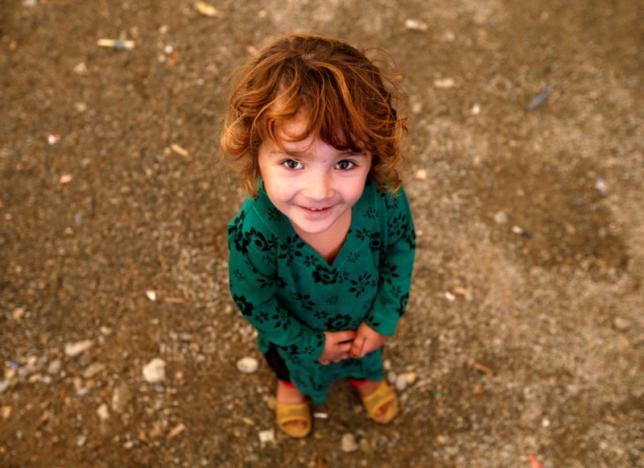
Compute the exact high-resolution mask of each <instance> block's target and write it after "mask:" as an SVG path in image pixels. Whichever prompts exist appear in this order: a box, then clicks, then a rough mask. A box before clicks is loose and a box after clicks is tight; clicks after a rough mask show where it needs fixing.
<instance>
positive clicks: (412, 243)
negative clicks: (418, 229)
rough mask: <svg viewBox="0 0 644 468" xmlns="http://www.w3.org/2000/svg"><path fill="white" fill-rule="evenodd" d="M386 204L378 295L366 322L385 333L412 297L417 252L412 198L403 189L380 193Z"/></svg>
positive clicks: (390, 329) (395, 323)
mask: <svg viewBox="0 0 644 468" xmlns="http://www.w3.org/2000/svg"><path fill="white" fill-rule="evenodd" d="M381 197H382V202H383V204H384V215H383V216H384V223H382V231H383V234H384V236H383V239H384V243H383V250H382V253H381V258H380V272H379V280H378V295H377V296H376V300H375V302H374V305H373V307H372V309H371V311H370V312H369V314H368V315H367V318H366V320H365V322H366V323H367V325H369V326H370V327H371V328H373V329H374V330H376V331H377V332H378V333H381V334H383V335H385V336H391V335H393V334H394V332H395V331H396V325H397V324H398V320H399V319H400V317H402V315H403V314H404V313H405V308H406V307H407V301H408V300H409V289H410V287H411V276H412V270H413V267H414V256H415V253H416V234H415V232H414V222H413V218H412V214H411V209H410V208H409V202H408V200H407V196H406V195H405V192H404V191H403V189H400V190H399V191H398V192H397V193H396V194H395V195H393V196H392V195H391V194H389V193H387V194H384V195H381Z"/></svg>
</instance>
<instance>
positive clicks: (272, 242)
mask: <svg viewBox="0 0 644 468" xmlns="http://www.w3.org/2000/svg"><path fill="white" fill-rule="evenodd" d="M246 215H247V213H246V212H245V211H241V212H240V213H239V214H238V215H237V216H236V217H235V219H233V221H231V223H230V224H229V225H228V247H229V251H230V256H229V263H228V268H229V284H230V291H231V294H232V297H233V301H234V302H235V304H236V305H237V307H238V308H239V310H240V312H241V313H242V315H243V316H244V318H246V320H248V321H249V322H250V323H251V324H252V325H253V326H254V327H255V328H256V329H257V330H258V332H259V333H260V334H261V335H262V336H263V337H264V338H266V339H267V340H268V341H270V342H272V343H274V344H275V345H277V346H281V347H284V348H286V349H287V350H288V352H289V353H290V354H292V355H294V356H296V357H298V358H299V359H300V360H310V361H315V360H317V359H318V358H319V357H320V355H321V354H322V351H323V350H324V333H323V332H320V331H316V330H313V329H311V328H310V327H308V326H306V325H304V324H303V323H302V322H300V321H299V320H297V319H296V318H295V317H293V316H292V315H291V314H290V313H289V312H288V310H287V309H286V308H285V307H284V306H283V304H281V303H280V301H279V300H278V299H277V296H276V291H277V290H278V288H284V287H285V286H286V283H285V281H284V279H282V278H281V277H280V276H279V274H278V271H277V263H276V261H277V252H276V250H277V237H276V236H275V235H274V234H272V233H270V232H268V231H266V230H264V231H262V230H260V229H261V226H258V225H253V223H252V222H249V220H248V219H247V216H246Z"/></svg>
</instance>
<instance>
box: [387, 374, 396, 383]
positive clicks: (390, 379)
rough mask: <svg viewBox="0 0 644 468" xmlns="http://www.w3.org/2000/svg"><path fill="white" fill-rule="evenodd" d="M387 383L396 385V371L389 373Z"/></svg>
mask: <svg viewBox="0 0 644 468" xmlns="http://www.w3.org/2000/svg"><path fill="white" fill-rule="evenodd" d="M387 381H388V382H389V383H390V384H395V383H396V373H395V372H394V371H389V372H387Z"/></svg>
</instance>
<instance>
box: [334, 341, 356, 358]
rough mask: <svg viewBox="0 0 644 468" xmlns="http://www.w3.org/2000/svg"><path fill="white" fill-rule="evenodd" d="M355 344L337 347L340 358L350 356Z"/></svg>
mask: <svg viewBox="0 0 644 468" xmlns="http://www.w3.org/2000/svg"><path fill="white" fill-rule="evenodd" d="M354 343H355V342H351V343H341V344H339V345H338V347H337V352H338V354H339V355H340V356H348V355H349V354H350V353H351V350H352V349H353V345H354Z"/></svg>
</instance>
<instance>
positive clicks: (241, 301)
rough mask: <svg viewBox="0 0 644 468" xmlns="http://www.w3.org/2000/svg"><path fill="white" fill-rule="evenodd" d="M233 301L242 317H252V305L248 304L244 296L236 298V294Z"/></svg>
mask: <svg viewBox="0 0 644 468" xmlns="http://www.w3.org/2000/svg"><path fill="white" fill-rule="evenodd" d="M233 300H234V301H235V304H237V307H239V311H240V312H241V313H242V314H243V315H244V317H251V316H252V315H253V304H251V303H250V302H248V300H247V299H246V298H245V297H244V296H237V295H236V294H233Z"/></svg>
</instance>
